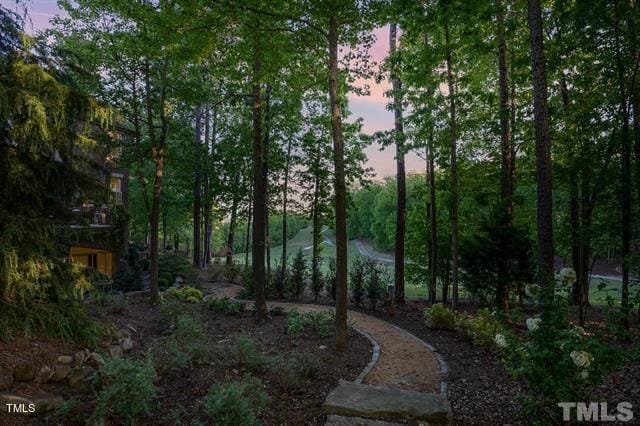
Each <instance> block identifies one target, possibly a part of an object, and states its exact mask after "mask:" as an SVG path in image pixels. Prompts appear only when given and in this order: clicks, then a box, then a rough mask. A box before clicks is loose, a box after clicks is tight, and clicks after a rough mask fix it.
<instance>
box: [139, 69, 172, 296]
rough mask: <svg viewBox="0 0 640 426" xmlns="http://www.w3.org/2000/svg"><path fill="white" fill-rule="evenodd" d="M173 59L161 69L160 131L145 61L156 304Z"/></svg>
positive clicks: (152, 276) (152, 280)
mask: <svg viewBox="0 0 640 426" xmlns="http://www.w3.org/2000/svg"><path fill="white" fill-rule="evenodd" d="M168 67H169V61H168V60H167V59H165V60H164V61H163V66H162V69H161V81H160V83H159V85H160V99H159V108H158V110H159V111H158V115H159V118H160V129H159V130H160V134H157V132H156V124H155V122H154V118H153V100H152V91H153V90H152V87H151V68H150V64H149V62H148V61H145V62H144V66H143V69H144V86H145V90H144V97H145V106H146V108H145V109H146V122H147V123H146V124H147V131H148V133H149V139H150V141H151V158H152V160H153V162H154V164H155V176H154V180H153V192H152V196H151V209H150V211H149V224H150V232H151V242H150V248H149V250H150V252H151V253H150V261H151V267H150V271H149V272H150V280H149V281H150V283H149V293H150V302H151V304H152V305H157V304H158V303H159V302H160V292H159V286H158V225H159V219H160V217H159V216H160V195H161V192H162V180H163V177H164V159H165V154H166V153H165V142H166V137H167V130H168V119H167V117H166V115H165V99H166V87H167V74H168Z"/></svg>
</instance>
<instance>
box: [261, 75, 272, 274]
mask: <svg viewBox="0 0 640 426" xmlns="http://www.w3.org/2000/svg"><path fill="white" fill-rule="evenodd" d="M264 112H265V114H264V157H263V158H264V167H263V169H262V174H263V179H264V194H265V201H264V221H265V228H264V232H265V236H264V241H265V249H266V262H267V265H266V266H267V277H268V278H269V279H271V236H270V235H269V232H270V227H269V138H270V135H271V85H270V84H267V90H266V96H265V111H264Z"/></svg>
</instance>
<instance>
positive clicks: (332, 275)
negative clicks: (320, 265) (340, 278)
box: [325, 258, 337, 300]
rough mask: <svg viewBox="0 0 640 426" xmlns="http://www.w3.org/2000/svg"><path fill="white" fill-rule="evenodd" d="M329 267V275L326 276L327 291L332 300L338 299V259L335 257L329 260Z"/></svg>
mask: <svg viewBox="0 0 640 426" xmlns="http://www.w3.org/2000/svg"><path fill="white" fill-rule="evenodd" d="M328 269H329V271H328V272H327V275H326V277H325V286H326V291H327V294H328V295H329V297H331V300H336V279H337V278H336V260H335V259H334V258H330V259H329V261H328Z"/></svg>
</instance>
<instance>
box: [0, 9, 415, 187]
mask: <svg viewBox="0 0 640 426" xmlns="http://www.w3.org/2000/svg"><path fill="white" fill-rule="evenodd" d="M0 5H2V6H3V7H5V8H7V9H10V10H15V8H16V6H15V0H0ZM27 5H28V8H29V16H30V19H31V22H28V23H27V25H26V30H27V32H34V31H37V30H40V29H43V28H47V27H48V26H49V19H50V18H52V17H53V16H55V15H56V14H58V13H61V11H60V8H58V5H57V0H31V1H29V2H28V3H27ZM374 35H375V36H376V41H375V43H374V44H373V47H372V49H371V51H370V53H371V57H372V60H373V61H375V62H378V63H379V62H381V61H382V60H383V59H384V58H385V57H386V56H387V52H388V50H389V29H388V27H383V28H378V29H376V30H375V31H374ZM367 83H368V84H369V86H370V88H371V93H370V95H369V96H356V95H354V94H350V95H349V108H350V110H351V113H352V115H351V117H350V118H351V119H356V118H357V117H362V118H363V120H364V127H363V131H364V132H365V133H373V132H377V131H380V130H389V129H391V128H392V127H393V113H392V112H391V111H387V103H388V99H387V98H386V97H385V96H384V91H385V90H387V87H388V82H387V81H383V82H381V83H380V84H377V83H376V82H375V81H374V80H369V81H367ZM365 151H366V154H367V158H368V161H367V166H368V167H371V168H373V170H374V172H375V173H376V176H377V178H383V177H386V176H390V175H394V174H395V167H396V166H395V158H394V152H395V148H393V147H388V148H386V149H385V150H383V151H380V147H379V146H377V145H373V146H370V147H368V148H367V149H366V150H365ZM406 169H407V172H412V171H418V172H421V171H422V170H423V169H424V164H423V161H422V160H421V159H420V158H418V157H417V156H416V155H415V154H412V153H409V154H408V155H407V156H406Z"/></svg>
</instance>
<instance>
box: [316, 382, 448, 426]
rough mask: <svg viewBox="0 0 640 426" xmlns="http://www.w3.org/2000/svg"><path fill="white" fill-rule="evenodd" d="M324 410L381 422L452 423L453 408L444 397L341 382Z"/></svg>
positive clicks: (325, 403) (324, 406)
mask: <svg viewBox="0 0 640 426" xmlns="http://www.w3.org/2000/svg"><path fill="white" fill-rule="evenodd" d="M322 408H323V410H324V411H325V412H327V413H330V414H339V415H343V416H354V417H369V418H373V419H379V420H418V421H426V422H428V423H429V424H449V423H450V422H451V416H452V415H451V406H450V405H449V401H447V399H446V398H444V397H443V396H441V395H436V394H429V393H421V392H415V391H410V390H401V389H391V388H387V387H383V386H372V385H365V384H361V383H353V382H346V381H342V380H341V381H340V383H339V385H338V387H337V388H335V389H334V390H333V391H332V392H331V393H330V394H329V395H328V396H327V399H326V400H325V402H324V404H323V406H322Z"/></svg>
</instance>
